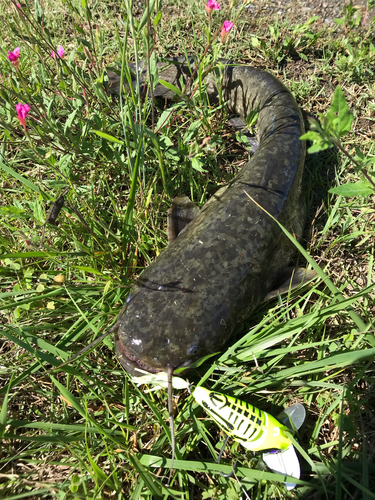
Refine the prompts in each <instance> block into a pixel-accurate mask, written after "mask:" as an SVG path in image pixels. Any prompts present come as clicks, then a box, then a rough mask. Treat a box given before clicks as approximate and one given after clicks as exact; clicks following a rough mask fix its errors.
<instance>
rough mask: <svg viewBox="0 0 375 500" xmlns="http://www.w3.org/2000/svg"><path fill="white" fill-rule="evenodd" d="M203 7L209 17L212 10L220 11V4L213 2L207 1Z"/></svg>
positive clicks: (212, 0) (213, 0)
mask: <svg viewBox="0 0 375 500" xmlns="http://www.w3.org/2000/svg"><path fill="white" fill-rule="evenodd" d="M204 7H205V9H206V11H207V14H209V15H210V16H211V12H212V11H213V10H221V7H220V4H219V3H217V2H215V0H208V1H207V3H205V4H204Z"/></svg>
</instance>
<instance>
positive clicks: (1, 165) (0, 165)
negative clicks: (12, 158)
mask: <svg viewBox="0 0 375 500" xmlns="http://www.w3.org/2000/svg"><path fill="white" fill-rule="evenodd" d="M0 168H2V169H3V170H4V171H5V172H6V173H7V174H9V175H11V176H12V177H14V178H15V179H17V180H18V181H20V182H21V183H22V184H23V185H24V186H26V187H28V188H29V189H31V190H32V191H35V192H36V193H38V194H40V190H39V188H38V187H37V186H35V184H33V183H32V182H31V181H29V180H28V179H26V178H25V177H23V176H22V175H20V174H19V173H17V172H16V171H15V170H13V168H12V167H8V166H7V165H5V164H4V163H3V162H1V161H0Z"/></svg>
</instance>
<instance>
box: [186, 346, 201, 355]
mask: <svg viewBox="0 0 375 500" xmlns="http://www.w3.org/2000/svg"><path fill="white" fill-rule="evenodd" d="M198 348H199V346H197V345H193V346H191V347H189V349H188V354H190V355H191V356H195V355H196V354H198Z"/></svg>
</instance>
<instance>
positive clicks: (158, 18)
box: [154, 10, 162, 26]
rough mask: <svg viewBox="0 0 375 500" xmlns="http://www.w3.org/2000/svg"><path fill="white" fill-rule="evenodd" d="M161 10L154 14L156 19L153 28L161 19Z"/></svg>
mask: <svg viewBox="0 0 375 500" xmlns="http://www.w3.org/2000/svg"><path fill="white" fill-rule="evenodd" d="M161 15H162V14H161V10H159V12H158V13H157V14H156V17H155V19H154V26H157V25H158V24H159V22H160V19H161Z"/></svg>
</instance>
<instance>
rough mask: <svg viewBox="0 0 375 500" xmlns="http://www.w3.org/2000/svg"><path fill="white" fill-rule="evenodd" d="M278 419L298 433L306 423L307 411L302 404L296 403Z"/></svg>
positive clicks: (286, 409)
mask: <svg viewBox="0 0 375 500" xmlns="http://www.w3.org/2000/svg"><path fill="white" fill-rule="evenodd" d="M277 418H278V420H281V422H282V423H283V424H284V425H285V426H286V427H288V428H289V429H290V430H296V431H298V429H299V428H300V427H301V426H302V424H303V422H304V421H305V418H306V410H305V407H304V406H303V405H302V404H301V403H294V404H293V405H291V406H288V408H285V410H284V411H283V412H282V414H281V415H280V416H279V417H277ZM291 424H292V425H291Z"/></svg>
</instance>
